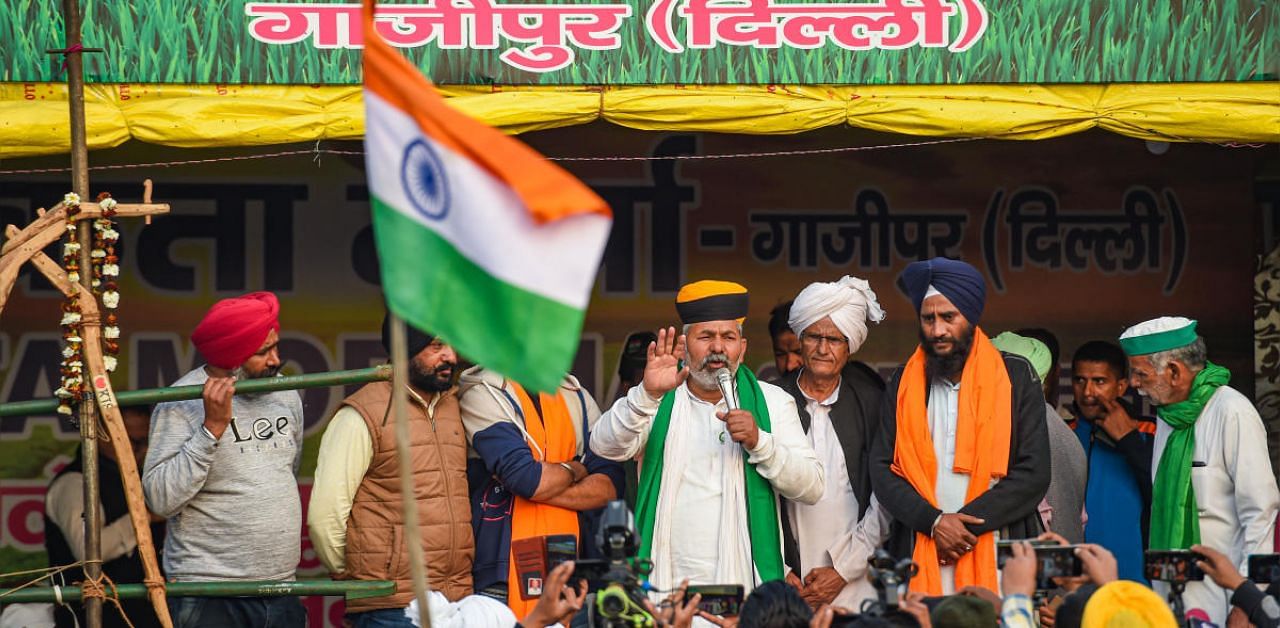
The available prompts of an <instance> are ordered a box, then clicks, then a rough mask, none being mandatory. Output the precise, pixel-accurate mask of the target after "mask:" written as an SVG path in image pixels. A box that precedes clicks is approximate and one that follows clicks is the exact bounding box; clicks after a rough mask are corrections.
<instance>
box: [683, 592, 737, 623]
mask: <svg viewBox="0 0 1280 628" xmlns="http://www.w3.org/2000/svg"><path fill="white" fill-rule="evenodd" d="M694 595H701V596H702V599H701V600H699V601H698V610H700V611H703V612H706V613H709V614H711V615H719V616H722V617H723V616H734V615H737V614H738V611H739V610H741V609H742V598H743V589H742V585H740V584H701V585H693V584H691V585H689V587H688V588H687V589H685V592H684V598H685V599H686V600H687V599H689V598H692V597H693V596H694Z"/></svg>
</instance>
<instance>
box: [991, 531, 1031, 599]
mask: <svg viewBox="0 0 1280 628" xmlns="http://www.w3.org/2000/svg"><path fill="white" fill-rule="evenodd" d="M1037 567H1038V564H1037V562H1036V550H1035V548H1033V547H1032V546H1031V544H1030V543H1028V542H1026V541H1023V542H1021V543H1014V544H1013V555H1012V556H1010V557H1009V559H1008V560H1006V561H1004V570H1003V571H1002V572H1001V581H1000V588H1001V590H1002V591H1003V593H1004V596H1005V597H1009V596H1011V595H1025V596H1027V597H1031V596H1032V595H1034V594H1035V592H1036V568H1037Z"/></svg>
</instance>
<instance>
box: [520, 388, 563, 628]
mask: <svg viewBox="0 0 1280 628" xmlns="http://www.w3.org/2000/svg"><path fill="white" fill-rule="evenodd" d="M507 383H508V384H510V385H511V387H512V389H514V390H515V393H516V399H517V400H518V401H519V402H520V410H521V411H522V412H523V413H524V429H525V431H526V432H528V433H529V439H531V440H532V441H533V442H535V443H537V444H538V447H540V448H541V449H542V452H543V454H544V457H543V458H542V461H543V462H551V463H556V462H568V461H570V460H573V457H574V456H575V455H577V453H578V437H577V435H576V434H575V433H574V431H573V417H572V416H571V415H570V414H569V406H567V405H565V402H564V397H561V396H560V394H559V393H557V394H554V395H547V394H545V393H539V394H538V401H539V403H540V404H541V405H542V414H541V415H539V414H538V410H537V408H535V407H534V406H533V401H532V400H531V399H529V395H528V393H526V392H525V390H524V388H523V387H521V386H520V385H519V384H517V383H515V382H513V381H510V380H508V382H507ZM526 442H527V441H526ZM529 451H530V452H532V453H533V456H534V458H535V459H537V457H538V451H537V450H536V449H534V447H533V445H532V444H530V445H529ZM512 499H513V500H514V503H513V504H512V510H511V541H512V544H514V542H515V541H516V540H517V539H527V538H531V537H538V536H546V535H548V534H572V535H573V536H574V537H577V536H578V513H577V511H574V510H569V509H567V508H561V507H559V506H552V505H550V504H539V503H537V502H533V501H529V500H527V499H525V498H523V497H520V496H519V495H512ZM507 561H508V563H509V564H508V567H507V606H510V607H511V610H512V611H513V612H514V613H515V615H516V617H517V618H520V619H523V618H524V617H525V616H526V615H528V614H529V611H532V610H533V607H534V605H535V604H537V603H538V600H537V598H534V599H532V600H527V601H526V600H522V599H520V590H521V587H522V584H521V583H520V580H519V576H518V574H517V573H516V561H515V557H514V556H511V555H510V550H509V549H508V556H507Z"/></svg>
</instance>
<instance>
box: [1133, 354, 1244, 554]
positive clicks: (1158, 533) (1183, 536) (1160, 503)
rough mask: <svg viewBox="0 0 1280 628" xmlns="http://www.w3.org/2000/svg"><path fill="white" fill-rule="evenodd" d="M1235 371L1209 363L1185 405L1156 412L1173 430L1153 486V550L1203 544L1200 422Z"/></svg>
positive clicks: (1174, 405) (1161, 456)
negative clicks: (1195, 470)
mask: <svg viewBox="0 0 1280 628" xmlns="http://www.w3.org/2000/svg"><path fill="white" fill-rule="evenodd" d="M1229 381H1231V371H1228V370H1227V369H1225V368H1223V367H1221V366H1218V365H1217V364H1214V363H1213V362H1207V363H1206V364H1205V366H1204V369H1203V370H1201V371H1200V372H1199V373H1196V376H1195V378H1194V379H1192V380H1191V394H1190V395H1188V396H1187V398H1186V399H1185V400H1183V401H1179V402H1178V403H1171V404H1169V405H1167V406H1159V407H1157V408H1156V415H1157V416H1159V417H1160V420H1161V421H1164V422H1165V423H1167V424H1168V425H1169V427H1172V428H1173V431H1172V432H1170V433H1169V440H1168V441H1167V442H1166V443H1165V446H1164V453H1162V454H1160V464H1159V465H1158V466H1157V467H1156V478H1155V482H1154V483H1153V484H1152V486H1151V549H1153V550H1173V549H1188V548H1190V547H1191V546H1192V545H1196V544H1197V543H1199V542H1200V512H1199V506H1198V505H1197V504H1196V490H1195V486H1194V485H1192V484H1191V463H1192V459H1193V457H1194V454H1195V451H1196V419H1199V418H1200V413H1201V412H1204V406H1205V404H1207V403H1209V398H1210V397H1212V396H1213V393H1215V392H1217V391H1218V388H1219V387H1220V386H1225V385H1227V382H1229Z"/></svg>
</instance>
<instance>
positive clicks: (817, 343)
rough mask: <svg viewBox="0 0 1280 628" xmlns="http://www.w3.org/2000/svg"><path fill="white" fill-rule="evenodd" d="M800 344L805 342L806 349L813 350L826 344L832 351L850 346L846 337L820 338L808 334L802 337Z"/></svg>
mask: <svg viewBox="0 0 1280 628" xmlns="http://www.w3.org/2000/svg"><path fill="white" fill-rule="evenodd" d="M800 342H803V343H804V345H805V346H806V347H809V348H811V349H814V348H817V347H821V346H822V345H823V343H826V345H827V346H828V347H831V348H832V349H837V348H840V347H843V346H844V345H846V344H848V342H849V339H848V338H845V337H844V336H820V335H818V334H808V333H806V334H802V335H801V336H800Z"/></svg>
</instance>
